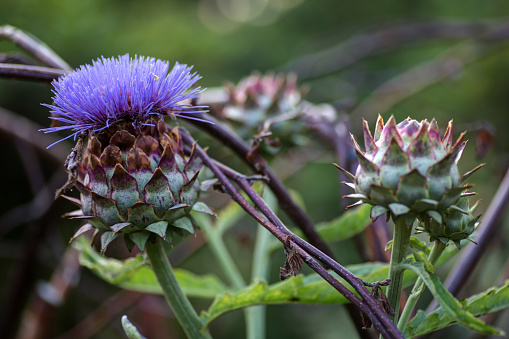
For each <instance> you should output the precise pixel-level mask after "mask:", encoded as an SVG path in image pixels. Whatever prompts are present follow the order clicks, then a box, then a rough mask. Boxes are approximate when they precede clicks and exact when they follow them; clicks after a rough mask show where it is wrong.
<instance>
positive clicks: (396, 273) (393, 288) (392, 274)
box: [387, 217, 412, 323]
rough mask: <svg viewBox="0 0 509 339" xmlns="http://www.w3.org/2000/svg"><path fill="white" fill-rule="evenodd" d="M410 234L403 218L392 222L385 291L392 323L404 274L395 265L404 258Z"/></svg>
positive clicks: (396, 311) (397, 308)
mask: <svg viewBox="0 0 509 339" xmlns="http://www.w3.org/2000/svg"><path fill="white" fill-rule="evenodd" d="M411 234H412V226H407V225H406V223H405V219H404V218H403V217H399V218H396V219H395V220H394V238H393V242H392V253H391V263H390V266H389V278H390V279H391V284H390V286H389V287H388V289H387V298H388V299H389V303H390V305H391V307H392V309H393V310H394V313H396V314H395V315H394V316H393V317H392V320H393V321H394V323H397V321H398V313H399V304H400V300H401V290H402V288H403V275H404V273H405V272H404V270H402V269H400V268H399V267H397V265H398V264H399V263H400V262H401V261H402V260H403V259H405V258H406V255H407V251H408V244H409V243H410V235H411Z"/></svg>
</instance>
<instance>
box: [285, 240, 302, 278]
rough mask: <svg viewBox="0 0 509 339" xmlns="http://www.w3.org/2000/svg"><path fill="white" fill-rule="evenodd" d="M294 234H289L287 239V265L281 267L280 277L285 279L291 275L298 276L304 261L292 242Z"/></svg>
mask: <svg viewBox="0 0 509 339" xmlns="http://www.w3.org/2000/svg"><path fill="white" fill-rule="evenodd" d="M291 240H292V236H291V235H288V236H286V239H285V245H284V246H285V255H286V261H285V265H284V266H283V267H281V268H280V271H279V278H280V279H281V280H285V279H286V278H288V277H289V276H292V275H293V276H296V275H297V273H299V271H300V269H301V268H302V265H303V263H304V261H303V260H302V258H301V257H300V255H299V253H297V251H296V250H295V247H294V246H293V245H292V243H291Z"/></svg>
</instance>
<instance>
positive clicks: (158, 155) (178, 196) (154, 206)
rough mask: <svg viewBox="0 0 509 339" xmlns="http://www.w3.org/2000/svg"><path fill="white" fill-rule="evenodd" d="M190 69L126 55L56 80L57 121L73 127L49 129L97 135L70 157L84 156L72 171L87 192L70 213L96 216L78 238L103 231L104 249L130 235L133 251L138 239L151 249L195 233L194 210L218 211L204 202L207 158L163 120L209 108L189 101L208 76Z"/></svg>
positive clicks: (54, 107) (140, 244)
mask: <svg viewBox="0 0 509 339" xmlns="http://www.w3.org/2000/svg"><path fill="white" fill-rule="evenodd" d="M190 70H191V67H187V66H186V65H179V64H176V66H175V67H174V68H173V70H171V71H170V72H169V73H168V63H167V62H163V61H160V60H155V59H153V58H144V57H135V58H134V59H130V58H129V56H128V55H124V56H121V57H119V58H117V59H115V58H110V59H105V58H102V59H100V60H97V61H95V62H94V63H93V65H92V66H90V65H86V66H82V67H81V68H80V69H78V70H77V71H76V72H74V73H71V74H69V75H66V76H64V77H62V78H60V79H59V80H58V81H55V82H54V83H53V85H54V87H55V91H54V93H55V97H54V98H53V99H54V104H53V105H46V106H48V107H49V108H50V109H51V112H52V113H54V114H55V116H53V117H52V119H54V120H56V121H59V122H63V123H66V124H67V125H64V126H57V127H51V128H47V129H45V130H44V131H45V132H46V133H48V132H57V131H61V130H71V131H72V132H74V133H73V134H71V135H70V136H68V138H69V137H72V136H74V137H75V138H76V137H78V145H79V144H80V142H83V138H84V135H88V136H89V140H88V145H87V146H86V148H85V150H84V152H82V153H83V157H82V158H83V160H82V161H80V159H81V154H77V155H76V154H75V155H73V157H72V159H70V158H71V156H70V158H68V162H72V161H76V166H75V167H73V166H71V165H68V170H69V172H70V176H71V177H72V178H73V180H71V184H74V185H75V186H76V188H77V189H78V191H79V192H80V199H76V198H71V197H66V196H64V197H66V198H67V199H69V200H70V201H71V202H73V203H75V204H76V205H78V206H79V207H80V210H78V211H75V212H72V213H69V216H71V217H73V218H77V219H85V220H86V221H88V223H87V224H85V225H84V226H83V227H81V228H80V230H78V232H77V233H76V234H75V235H74V237H73V238H72V239H74V238H76V237H77V236H79V235H80V234H82V233H84V232H86V231H88V230H91V229H95V234H94V236H96V235H97V234H99V233H102V234H101V250H102V251H104V250H105V249H106V248H107V246H108V245H109V244H110V243H111V241H113V240H114V239H115V238H117V237H118V235H119V234H120V233H124V241H125V242H126V245H127V246H128V248H129V250H131V249H132V248H133V246H134V245H135V244H136V246H137V247H138V248H139V249H140V250H143V249H144V247H145V243H146V242H147V240H148V238H149V236H150V235H151V234H154V235H156V236H159V237H161V238H163V239H165V240H166V241H168V242H170V243H171V241H172V233H173V232H175V233H178V234H183V232H182V231H187V232H189V233H194V227H195V226H194V223H193V219H192V218H191V217H190V215H189V212H190V211H191V210H197V211H199V212H203V213H209V214H214V213H213V212H212V211H211V210H210V209H209V208H208V207H207V206H206V205H205V204H203V203H201V202H198V196H199V191H200V184H199V181H198V173H199V171H200V169H201V166H202V163H201V161H200V159H198V158H197V157H196V155H195V153H194V148H193V150H191V153H190V155H189V156H186V155H185V154H184V147H183V143H182V140H181V137H180V132H179V129H178V127H176V128H173V129H168V127H167V125H166V124H165V123H164V120H163V118H164V117H165V116H172V117H173V116H182V117H187V118H189V116H188V115H187V114H190V113H196V112H201V109H203V107H196V106H193V105H191V104H190V103H183V101H185V100H189V99H193V98H195V97H196V96H197V95H198V94H199V93H200V92H201V90H200V89H199V88H196V89H193V90H190V91H188V90H189V88H190V87H191V86H192V85H193V84H194V83H195V82H196V81H197V80H198V79H200V77H199V76H198V75H196V73H194V74H190V73H189V71H190ZM77 148H78V146H77V147H76V148H75V149H74V150H73V152H78V153H80V152H79V150H77ZM72 154H73V153H71V155H72ZM76 159H78V160H76ZM71 160H72V161H71Z"/></svg>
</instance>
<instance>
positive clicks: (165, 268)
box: [146, 238, 212, 339]
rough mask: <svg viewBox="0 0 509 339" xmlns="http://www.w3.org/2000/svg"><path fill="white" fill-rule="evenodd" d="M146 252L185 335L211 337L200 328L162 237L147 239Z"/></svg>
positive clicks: (198, 338) (197, 338) (193, 337)
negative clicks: (179, 282)
mask: <svg viewBox="0 0 509 339" xmlns="http://www.w3.org/2000/svg"><path fill="white" fill-rule="evenodd" d="M146 252H147V255H148V258H149V260H150V264H151V266H152V269H153V270H154V273H155V275H156V277H157V281H159V284H160V285H161V288H162V289H163V292H164V296H165V297H166V301H168V304H169V305H170V308H171V310H172V311H173V313H174V314H175V317H176V318H177V320H178V322H179V323H180V325H181V326H182V329H183V330H184V332H185V333H186V335H187V337H188V338H191V339H205V338H212V337H211V336H210V333H209V332H208V330H207V329H206V328H205V329H203V330H202V327H203V324H202V322H201V320H200V318H199V317H198V315H197V314H196V311H195V310H194V308H193V306H192V305H191V303H190V302H189V300H188V299H187V297H186V296H185V295H184V292H183V291H182V289H181V288H180V285H179V284H178V282H177V278H176V277H175V274H174V273H173V269H172V267H171V264H170V261H169V260H168V256H167V255H166V251H165V250H164V247H163V244H162V239H160V238H156V241H155V243H152V242H151V241H148V242H147V245H146Z"/></svg>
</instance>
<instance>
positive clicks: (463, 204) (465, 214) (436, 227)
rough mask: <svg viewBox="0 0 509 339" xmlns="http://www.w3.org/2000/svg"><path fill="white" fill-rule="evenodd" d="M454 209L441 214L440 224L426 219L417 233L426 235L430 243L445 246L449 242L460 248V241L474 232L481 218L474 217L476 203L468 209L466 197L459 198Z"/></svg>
mask: <svg viewBox="0 0 509 339" xmlns="http://www.w3.org/2000/svg"><path fill="white" fill-rule="evenodd" d="M456 207H457V208H451V209H449V210H447V211H446V212H444V213H443V218H442V222H441V223H439V222H437V221H436V220H434V219H432V218H428V219H426V220H424V221H423V223H422V225H423V227H418V228H417V231H418V232H426V233H428V234H429V236H430V240H431V241H435V240H439V241H441V242H442V243H443V244H447V243H448V242H449V240H450V241H452V242H454V243H455V244H456V246H457V247H458V248H460V240H463V239H466V238H468V237H469V236H470V235H471V234H472V232H474V230H475V228H476V227H477V225H478V220H479V218H480V217H481V216H480V215H478V216H474V213H475V210H476V209H477V203H476V204H475V205H474V206H472V207H471V208H470V207H469V204H468V198H467V197H463V198H461V199H460V200H459V202H458V204H457V205H456Z"/></svg>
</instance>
